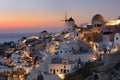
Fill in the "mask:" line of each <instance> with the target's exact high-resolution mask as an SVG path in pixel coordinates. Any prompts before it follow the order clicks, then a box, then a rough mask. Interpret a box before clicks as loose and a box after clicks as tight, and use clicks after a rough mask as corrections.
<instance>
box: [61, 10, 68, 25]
mask: <svg viewBox="0 0 120 80" xmlns="http://www.w3.org/2000/svg"><path fill="white" fill-rule="evenodd" d="M60 21H65V23H66V22H67V21H68V19H67V13H66V12H65V19H64V20H60Z"/></svg>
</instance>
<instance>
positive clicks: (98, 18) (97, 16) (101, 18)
mask: <svg viewBox="0 0 120 80" xmlns="http://www.w3.org/2000/svg"><path fill="white" fill-rule="evenodd" d="M95 21H104V17H103V16H102V15H100V14H96V15H95V16H94V17H93V18H92V24H93V23H94V22H95Z"/></svg>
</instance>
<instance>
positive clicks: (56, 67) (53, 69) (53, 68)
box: [48, 64, 75, 74]
mask: <svg viewBox="0 0 120 80" xmlns="http://www.w3.org/2000/svg"><path fill="white" fill-rule="evenodd" d="M74 67H75V64H68V65H64V64H50V65H49V71H48V73H50V74H60V73H64V70H66V73H69V72H71V71H72V70H73V69H74ZM61 70H62V71H61ZM67 70H69V71H67Z"/></svg>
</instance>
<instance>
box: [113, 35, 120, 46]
mask: <svg viewBox="0 0 120 80" xmlns="http://www.w3.org/2000/svg"><path fill="white" fill-rule="evenodd" d="M114 44H120V34H119V33H116V34H115V36H114Z"/></svg>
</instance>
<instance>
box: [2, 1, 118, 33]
mask: <svg viewBox="0 0 120 80" xmlns="http://www.w3.org/2000/svg"><path fill="white" fill-rule="evenodd" d="M119 3H120V1H119V0H109V4H108V0H91V1H89V0H0V32H2V31H3V30H4V31H5V30H7V31H8V30H11V32H14V31H15V30H19V29H21V30H24V32H25V30H30V31H31V30H33V29H34V31H36V30H44V29H47V30H50V29H51V31H55V30H60V29H61V30H63V29H64V27H65V23H64V22H62V21H60V20H63V19H64V17H65V15H64V14H65V12H67V13H68V18H69V17H73V18H74V19H75V21H76V24H77V25H78V26H79V25H80V24H81V23H90V22H91V19H92V17H93V16H94V15H95V14H98V13H99V14H101V15H103V16H104V17H105V20H108V19H114V18H117V17H118V16H120V14H119V13H120V11H119V7H120V6H119ZM12 29H13V30H12Z"/></svg>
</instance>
